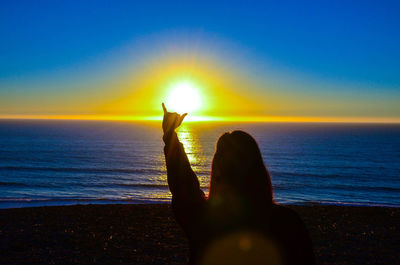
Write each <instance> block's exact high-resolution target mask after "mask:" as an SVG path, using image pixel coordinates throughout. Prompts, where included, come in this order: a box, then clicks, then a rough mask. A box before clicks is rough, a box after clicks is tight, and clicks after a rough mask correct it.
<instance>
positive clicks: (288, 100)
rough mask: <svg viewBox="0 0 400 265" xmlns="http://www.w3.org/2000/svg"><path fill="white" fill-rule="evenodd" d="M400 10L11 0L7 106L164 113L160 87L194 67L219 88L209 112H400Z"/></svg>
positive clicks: (3, 108) (3, 77) (2, 26)
mask: <svg viewBox="0 0 400 265" xmlns="http://www.w3.org/2000/svg"><path fill="white" fill-rule="evenodd" d="M399 14H400V2H399V1H307V3H300V2H297V1H279V3H277V2H276V1H275V2H272V1H271V2H269V1H268V2H267V1H260V2H250V1H238V2H234V1H226V2H222V1H218V2H217V1H210V2H207V1H201V3H193V2H192V1H182V2H171V1H159V2H158V1H54V0H53V1H1V3H0V36H1V41H0V116H1V117H16V116H23V115H150V116H152V115H158V114H157V111H158V110H157V108H159V101H160V100H162V97H158V96H156V95H161V94H163V93H164V91H161V90H160V87H162V86H166V85H165V83H166V82H167V83H168V82H169V81H168V79H169V78H170V81H171V82H173V81H174V80H175V79H176V78H190V79H195V82H197V83H198V84H200V86H201V85H204V87H206V88H204V89H205V92H204V93H205V94H207V93H208V94H212V95H213V96H212V97H210V98H209V99H210V100H209V104H208V105H209V107H208V109H206V110H204V113H202V114H204V115H210V116H213V115H228V116H229V115H233V116H235V115H236V116H238V115H248V116H276V117H320V118H321V117H322V118H324V117H325V118H327V119H328V118H330V117H342V118H354V119H358V118H359V119H360V120H363V119H364V120H368V119H372V120H379V119H381V120H382V121H385V120H394V121H400V30H399V29H400V16H399ZM166 73H168V74H166ZM167 75H168V76H167ZM149 80H150V81H149ZM202 82H203V83H204V84H202ZM212 98H214V99H215V100H214V101H213V100H212ZM144 102H145V103H144ZM214 103H215V104H214ZM213 104H214V105H218V106H219V109H218V108H216V107H215V106H214V105H213Z"/></svg>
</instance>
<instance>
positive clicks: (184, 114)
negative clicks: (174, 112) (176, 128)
mask: <svg viewBox="0 0 400 265" xmlns="http://www.w3.org/2000/svg"><path fill="white" fill-rule="evenodd" d="M186 115H187V113H183V114H182V116H181V123H182V121H183V119H184V118H185V117H186Z"/></svg>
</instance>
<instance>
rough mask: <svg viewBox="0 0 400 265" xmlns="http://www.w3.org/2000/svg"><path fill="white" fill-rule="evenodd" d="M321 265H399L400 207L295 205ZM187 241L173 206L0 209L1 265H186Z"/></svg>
mask: <svg viewBox="0 0 400 265" xmlns="http://www.w3.org/2000/svg"><path fill="white" fill-rule="evenodd" d="M287 207H290V208H291V209H293V210H295V211H296V212H297V213H299V215H300V216H301V217H302V219H303V220H304V222H305V224H306V225H307V228H308V229H309V231H310V234H311V238H312V240H313V245H314V251H315V255H316V263H317V264H332V265H333V264H347V265H358V264H383V265H387V264H400V256H399V253H398V252H399V248H400V242H399V239H398V236H396V235H399V234H400V222H399V220H400V208H387V207H351V206H334V205H329V206H322V205H307V206H305V205H290V206H287ZM188 253H189V248H188V240H187V237H186V236H185V235H184V233H183V231H182V229H181V228H180V227H179V226H178V224H177V223H176V221H175V220H174V216H173V214H172V211H171V205H170V204H146V205H140V204H131V205H122V204H115V205H75V206H55V207H35V208H18V209H1V210H0V264H29V265H31V264H68V265H71V264H88V265H89V264H107V265H109V264H125V265H126V264H135V265H136V264H140V265H155V264H159V265H183V264H187V260H188Z"/></svg>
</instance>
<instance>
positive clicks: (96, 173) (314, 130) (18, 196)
mask: <svg viewBox="0 0 400 265" xmlns="http://www.w3.org/2000/svg"><path fill="white" fill-rule="evenodd" d="M236 129H241V130H244V131H246V132H249V133H250V134H251V135H253V136H254V138H255V139H256V140H257V142H258V144H259V146H260V149H261V152H262V155H263V158H264V161H265V164H266V165H267V168H268V169H269V171H270V173H271V176H272V183H273V189H274V198H275V200H276V201H277V202H278V203H282V204H308V203H320V204H344V205H368V206H375V205H384V206H400V125H389V124H336V123H320V124H318V123H222V122H219V123H216V122H214V123H209V122H199V123H189V122H187V123H184V125H183V126H182V128H180V129H179V132H178V135H179V138H180V140H181V142H182V143H183V144H184V147H185V150H186V152H187V155H188V157H189V161H190V162H191V165H192V168H193V170H194V172H195V173H196V174H197V176H198V178H199V180H200V185H201V188H202V189H203V190H204V191H205V192H206V194H207V190H208V185H209V176H210V168H211V160H212V157H213V154H214V152H215V144H216V141H217V139H218V137H219V136H220V135H221V134H222V133H224V132H226V131H232V130H236ZM163 146H164V145H163V142H162V130H161V123H160V122H149V123H138V122H117V121H66V120H64V121H60V120H57V121H56V120H53V121H51V120H41V121H40V120H36V121H35V120H2V121H0V208H7V207H30V206H41V205H67V204H77V203H82V204H83V203H157V202H169V201H170V200H171V194H170V192H169V190H168V186H167V176H166V167H165V160H164V153H163Z"/></svg>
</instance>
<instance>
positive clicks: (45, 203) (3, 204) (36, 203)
mask: <svg viewBox="0 0 400 265" xmlns="http://www.w3.org/2000/svg"><path fill="white" fill-rule="evenodd" d="M170 203H171V199H165V200H138V199H135V200H107V199H97V200H91V199H87V200H86V199H85V200H83V199H70V200H30V199H26V200H25V199H21V200H9V201H8V200H5V199H3V200H0V210H3V209H19V208H37V207H57V206H79V205H83V206H85V205H113V204H121V205H138V204H143V205H146V204H149V205H151V204H170ZM277 203H278V204H279V205H283V206H340V207H383V208H400V205H396V204H384V203H377V204H368V203H352V202H326V201H322V202H316V201H306V202H293V203H280V202H277Z"/></svg>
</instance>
